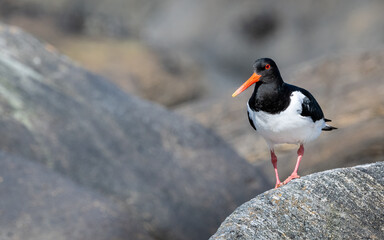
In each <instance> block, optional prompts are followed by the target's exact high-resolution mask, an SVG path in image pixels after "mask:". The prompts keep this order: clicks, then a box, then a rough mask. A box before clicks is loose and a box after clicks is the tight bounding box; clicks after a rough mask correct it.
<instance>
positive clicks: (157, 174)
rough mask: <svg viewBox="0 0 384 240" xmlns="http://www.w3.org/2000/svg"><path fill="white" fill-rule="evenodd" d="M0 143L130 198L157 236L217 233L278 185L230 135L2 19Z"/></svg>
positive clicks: (107, 192) (104, 190) (111, 193)
mask: <svg viewBox="0 0 384 240" xmlns="http://www.w3.org/2000/svg"><path fill="white" fill-rule="evenodd" d="M0 110H1V114H0V132H1V136H2V137H1V138H0V148H1V149H3V150H4V151H6V152H7V153H11V154H14V155H18V156H21V157H23V158H26V159H30V160H31V161H35V162H39V163H42V164H44V165H46V166H47V167H49V168H50V169H52V170H53V171H55V172H58V173H60V174H62V175H63V176H65V177H66V178H69V179H71V180H72V181H74V182H76V184H78V185H80V186H82V187H85V188H90V189H92V190H93V191H97V192H98V193H100V194H103V195H105V196H108V197H111V198H113V199H115V200H116V201H118V202H119V203H120V204H123V205H124V206H125V207H126V208H127V209H129V211H130V212H132V214H133V215H132V216H133V217H134V219H137V221H138V223H140V224H142V225H143V226H146V231H147V232H148V234H150V236H151V237H153V238H155V239H204V238H208V237H209V236H210V235H211V234H212V233H213V231H214V230H215V229H216V228H217V226H218V225H219V223H220V222H221V221H222V220H223V219H224V217H225V216H226V215H228V213H229V212H230V211H232V210H233V209H234V208H235V207H236V206H238V205H239V204H240V203H242V202H244V201H246V200H248V199H249V198H250V197H251V196H252V195H254V194H255V193H257V192H261V191H263V190H265V189H266V187H267V186H269V185H271V184H270V183H268V181H267V180H265V177H264V174H263V173H262V172H260V171H258V170H257V169H255V168H253V167H251V166H250V165H249V164H248V163H247V162H246V161H244V160H243V159H242V158H241V157H239V156H238V155H237V154H236V153H235V152H234V151H233V150H232V149H231V147H230V146H229V145H228V144H226V143H225V142H224V141H223V140H222V139H220V138H219V137H217V136H216V135H215V134H213V132H212V131H209V130H207V129H205V128H204V127H202V126H201V125H199V124H197V123H195V122H192V121H189V120H187V119H185V118H183V117H181V116H179V115H176V114H174V113H172V112H170V111H167V110H166V109H164V108H162V107H160V106H157V105H155V104H153V103H149V102H146V101H143V100H140V99H137V98H135V97H132V96H130V95H127V94H125V93H124V92H123V91H121V90H120V89H119V88H117V87H116V86H115V85H113V84H111V83H110V82H108V81H107V80H105V79H103V78H102V77H99V76H97V75H94V74H92V73H90V72H87V71H85V70H84V69H82V68H80V67H79V66H76V65H75V64H73V62H71V61H70V60H69V59H68V58H66V57H64V56H62V55H60V54H59V53H58V52H57V51H56V50H55V49H54V48H53V47H52V46H50V45H47V44H45V45H43V44H41V43H40V42H39V41H38V40H36V39H35V38H33V37H31V36H30V35H28V34H25V33H24V32H22V31H20V30H19V29H18V28H13V27H8V26H6V25H0Z"/></svg>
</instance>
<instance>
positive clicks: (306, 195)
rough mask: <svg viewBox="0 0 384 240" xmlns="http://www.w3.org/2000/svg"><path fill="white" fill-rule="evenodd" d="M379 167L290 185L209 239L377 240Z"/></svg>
mask: <svg viewBox="0 0 384 240" xmlns="http://www.w3.org/2000/svg"><path fill="white" fill-rule="evenodd" d="M383 172H384V163H383V162H378V163H375V164H368V165H362V166H357V167H353V168H344V169H334V170H330V171H326V172H321V173H316V174H312V175H309V176H306V177H303V178H301V179H298V180H294V181H292V182H291V183H288V184H287V185H286V186H283V187H281V188H279V189H276V190H270V191H268V192H265V193H263V194H260V195H258V196H257V197H256V198H254V199H252V200H251V201H249V202H247V203H245V204H243V205H242V206H240V207H239V208H237V209H236V211H234V212H233V213H232V214H231V215H230V216H229V217H228V218H227V219H226V220H225V221H224V222H223V223H222V224H221V226H220V228H219V229H218V231H217V232H216V234H215V235H213V236H212V237H211V238H210V240H214V239H220V240H225V239H230V240H235V239H242V240H247V239H383V238H384V215H383V211H382V209H383V207H384V201H383V199H384V181H383V179H384V178H383Z"/></svg>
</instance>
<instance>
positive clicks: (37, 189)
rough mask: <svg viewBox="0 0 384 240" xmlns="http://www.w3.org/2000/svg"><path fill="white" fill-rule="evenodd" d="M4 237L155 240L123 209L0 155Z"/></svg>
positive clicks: (1, 236)
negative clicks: (151, 239)
mask: <svg viewBox="0 0 384 240" xmlns="http://www.w3.org/2000/svg"><path fill="white" fill-rule="evenodd" d="M0 194H1V201H0V209H1V217H0V228H1V232H0V239H4V240H6V239H30V240H51V239H57V240H65V239H79V240H80V239H82V240H108V239H116V240H118V239H121V240H123V239H150V236H149V235H148V233H147V232H146V231H145V230H144V228H143V226H142V225H141V224H140V222H139V221H138V219H137V217H138V216H135V215H134V214H132V213H131V212H129V211H128V210H127V209H126V208H124V207H123V206H122V205H119V204H117V203H116V202H114V201H112V200H110V199H108V198H106V197H104V196H102V195H100V194H98V193H95V192H93V191H91V190H90V189H87V188H84V187H79V186H77V185H76V184H75V183H74V182H72V181H70V180H69V179H66V178H64V177H63V176H61V175H60V174H58V173H55V172H52V171H51V170H49V169H47V168H46V167H44V166H42V165H41V164H39V163H36V162H33V161H31V160H28V159H22V158H19V157H15V156H12V155H9V154H5V153H3V152H0Z"/></svg>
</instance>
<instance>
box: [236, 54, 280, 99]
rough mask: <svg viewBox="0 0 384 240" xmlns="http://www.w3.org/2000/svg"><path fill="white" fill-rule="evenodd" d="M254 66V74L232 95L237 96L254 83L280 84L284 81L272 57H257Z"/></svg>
mask: <svg viewBox="0 0 384 240" xmlns="http://www.w3.org/2000/svg"><path fill="white" fill-rule="evenodd" d="M253 68H254V73H253V75H252V76H251V77H250V78H249V79H248V80H247V81H246V82H245V83H244V84H243V85H241V86H240V87H239V88H238V89H237V90H236V91H235V92H234V93H233V94H232V97H236V96H237V95H239V94H240V93H241V92H242V91H244V90H245V89H247V88H248V87H250V86H251V85H252V84H254V83H258V84H274V85H275V86H279V85H281V84H282V83H283V79H282V78H281V75H280V72H279V69H278V68H277V65H276V63H275V62H274V61H273V60H272V59H270V58H260V59H257V60H256V61H255V63H254V64H253Z"/></svg>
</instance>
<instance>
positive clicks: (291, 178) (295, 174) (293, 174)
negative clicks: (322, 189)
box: [283, 173, 300, 185]
mask: <svg viewBox="0 0 384 240" xmlns="http://www.w3.org/2000/svg"><path fill="white" fill-rule="evenodd" d="M296 178H300V176H299V175H297V173H292V174H291V176H289V177H288V178H287V179H285V180H284V182H283V185H285V184H287V183H289V182H290V181H291V180H293V179H296Z"/></svg>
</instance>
